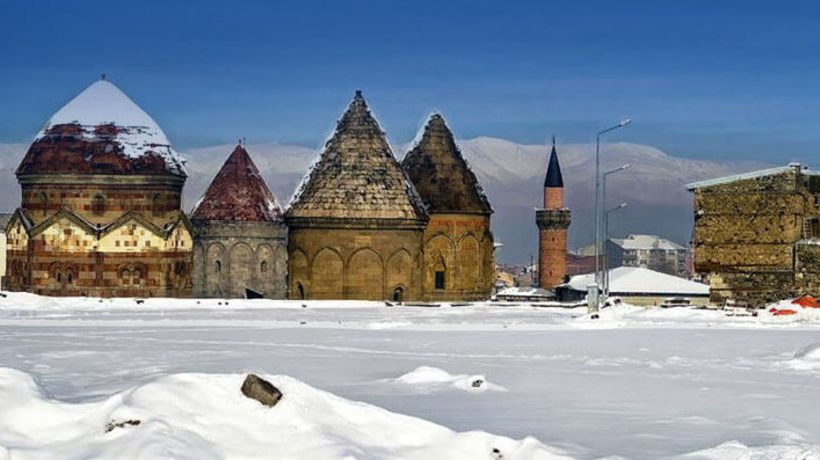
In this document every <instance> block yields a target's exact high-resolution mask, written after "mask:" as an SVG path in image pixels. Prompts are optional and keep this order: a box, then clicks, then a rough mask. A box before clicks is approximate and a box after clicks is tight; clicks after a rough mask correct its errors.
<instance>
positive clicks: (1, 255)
mask: <svg viewBox="0 0 820 460" xmlns="http://www.w3.org/2000/svg"><path fill="white" fill-rule="evenodd" d="M9 219H11V213H5V212H3V213H0V289H6V224H8V223H9Z"/></svg>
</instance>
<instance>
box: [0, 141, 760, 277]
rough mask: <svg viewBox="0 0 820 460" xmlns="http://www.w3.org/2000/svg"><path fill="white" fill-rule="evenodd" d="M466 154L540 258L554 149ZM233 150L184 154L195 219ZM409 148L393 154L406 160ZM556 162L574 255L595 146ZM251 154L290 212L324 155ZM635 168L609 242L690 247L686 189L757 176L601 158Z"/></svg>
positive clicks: (613, 191) (616, 196) (4, 186)
mask: <svg viewBox="0 0 820 460" xmlns="http://www.w3.org/2000/svg"><path fill="white" fill-rule="evenodd" d="M459 144H460V146H461V149H462V152H463V153H464V155H465V157H466V158H467V161H468V162H469V163H470V165H471V166H472V168H473V170H474V171H475V173H476V174H477V175H478V177H479V179H480V180H481V183H482V186H483V187H484V189H485V191H486V192H487V194H488V195H489V198H490V202H491V203H492V205H493V207H494V208H495V215H494V216H493V231H494V233H495V237H496V241H498V242H501V243H503V244H504V247H503V248H502V249H501V250H500V252H499V253H498V257H499V260H501V261H505V262H526V261H528V260H529V257H530V254H533V255H534V254H535V252H536V250H537V235H536V228H535V218H534V214H533V208H534V207H537V206H540V205H541V197H542V193H543V192H542V187H543V180H544V173H545V171H546V164H547V153H548V149H547V147H546V146H544V145H522V144H516V143H514V142H510V141H507V140H503V139H497V138H490V137H478V138H475V139H467V140H461V141H459ZM27 147H28V146H27V145H25V144H0V209H3V210H11V209H14V207H16V206H17V205H19V201H20V190H19V186H18V185H17V181H16V179H15V178H14V170H15V168H16V167H17V165H18V164H19V162H20V160H21V158H22V156H23V154H24V153H25V150H26V148H27ZM233 147H234V145H228V144H226V145H217V146H211V147H206V148H198V149H191V150H187V151H184V152H182V154H183V156H184V157H185V158H186V159H187V160H188V163H187V168H188V174H189V179H188V182H187V184H186V187H185V192H184V193H185V196H184V203H185V207H186V210H189V209H188V208H190V207H191V206H192V205H193V203H195V202H196V200H197V199H198V198H199V197H200V196H201V195H202V194H203V193H204V191H205V188H206V187H207V186H208V184H209V183H210V181H211V180H212V179H213V177H214V174H216V172H217V170H218V169H219V167H220V166H221V165H222V163H223V162H224V161H225V159H226V158H227V157H228V155H229V154H230V152H231V151H232V150H233ZM406 147H407V146H406V145H396V146H394V149H393V151H394V152H395V153H396V155H397V156H399V157H401V156H402V155H403V153H404V151H405V149H406ZM557 148H558V155H559V158H560V161H561V167H562V170H563V175H564V182H565V185H566V197H567V205H568V206H569V207H570V208H571V209H572V211H573V214H572V218H573V223H572V226H571V227H570V247H579V246H581V245H584V244H587V243H589V242H590V241H591V240H592V237H593V236H592V235H593V232H594V229H593V225H594V220H593V218H592V208H593V197H594V185H595V184H594V180H593V178H594V164H595V163H594V159H595V158H594V153H595V150H594V145H590V144H559V145H558V147H557ZM247 150H248V152H249V153H250V155H251V156H252V157H253V159H254V161H255V162H256V164H257V166H258V168H259V170H260V172H261V173H262V175H263V176H264V177H265V180H266V181H267V183H268V185H269V186H270V188H271V190H272V191H273V193H274V195H275V196H276V197H277V199H278V200H279V202H280V203H281V204H282V205H285V204H287V202H288V200H289V198H290V195H291V194H292V193H293V191H294V189H295V188H296V186H297V184H298V183H299V181H300V180H301V178H302V175H303V174H304V173H305V171H306V170H307V167H308V165H309V164H310V163H311V161H312V160H313V159H314V157H315V156H316V155H317V149H315V148H308V147H304V146H298V145H287V144H279V143H273V142H271V143H261V144H249V145H247ZM626 163H629V164H630V165H631V167H630V168H629V169H628V170H626V171H623V172H620V173H617V174H615V175H612V176H610V180H609V181H608V185H607V188H608V196H609V198H608V200H607V205H608V206H613V205H615V204H617V203H620V202H624V201H625V202H628V207H627V208H626V209H624V210H623V211H619V212H618V213H616V214H613V215H612V219H611V222H610V233H611V234H612V235H615V236H624V235H626V234H627V233H652V234H658V235H661V236H664V237H666V238H668V239H671V240H673V241H677V242H679V243H683V244H685V243H687V242H688V241H689V239H690V234H691V230H692V197H691V195H690V193H689V192H687V191H686V190H685V188H684V184H686V183H688V182H691V181H695V180H700V179H706V178H711V177H718V176H722V175H727V174H735V173H738V172H743V171H749V170H753V169H758V168H761V167H764V166H766V165H763V164H760V163H752V162H731V163H730V162H712V161H702V160H690V159H685V158H678V157H674V156H670V155H668V154H666V153H664V152H663V151H661V150H659V149H657V148H655V147H652V146H649V145H642V144H631V143H613V144H605V145H603V146H602V148H601V167H602V169H603V170H609V169H612V168H616V167H618V166H620V165H622V164H626Z"/></svg>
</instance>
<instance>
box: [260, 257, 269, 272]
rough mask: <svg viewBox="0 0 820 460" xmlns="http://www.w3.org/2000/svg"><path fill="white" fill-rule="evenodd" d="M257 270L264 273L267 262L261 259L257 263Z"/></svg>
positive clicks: (266, 269)
mask: <svg viewBox="0 0 820 460" xmlns="http://www.w3.org/2000/svg"><path fill="white" fill-rule="evenodd" d="M259 271H260V272H262V273H266V272H267V271H268V262H267V261H265V260H263V261H262V263H261V264H259Z"/></svg>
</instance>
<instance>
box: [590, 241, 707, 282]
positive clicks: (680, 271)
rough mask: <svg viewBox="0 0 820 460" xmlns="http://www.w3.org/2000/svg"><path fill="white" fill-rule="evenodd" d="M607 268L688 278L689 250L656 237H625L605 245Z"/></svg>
mask: <svg viewBox="0 0 820 460" xmlns="http://www.w3.org/2000/svg"><path fill="white" fill-rule="evenodd" d="M605 257H606V259H605V261H606V265H607V267H610V268H614V267H621V266H623V267H643V268H648V269H650V270H654V271H658V272H663V273H669V274H670V275H676V276H683V277H688V276H690V275H691V274H690V273H689V270H688V266H687V261H688V259H689V249H687V248H686V247H684V246H681V245H680V244H678V243H675V242H674V241H669V240H667V239H665V238H661V237H659V236H656V235H629V236H628V237H626V238H609V239H608V240H607V242H606V255H605Z"/></svg>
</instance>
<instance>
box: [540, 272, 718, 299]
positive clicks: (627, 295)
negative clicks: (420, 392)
mask: <svg viewBox="0 0 820 460" xmlns="http://www.w3.org/2000/svg"><path fill="white" fill-rule="evenodd" d="M594 283H595V274H594V273H588V274H585V275H576V276H573V277H572V278H570V280H569V281H568V282H567V283H564V284H562V285H560V286H558V287H556V293H557V294H558V298H559V299H561V300H562V301H576V300H583V299H584V298H585V297H586V295H587V287H588V286H589V285H590V284H594ZM609 295H610V297H620V298H621V299H622V300H623V301H624V302H626V303H629V304H632V305H646V306H648V305H660V304H661V303H662V302H663V301H664V300H665V299H667V298H670V297H684V298H687V299H690V300H691V301H692V303H693V304H698V303H701V304H705V303H707V302H708V301H709V286H708V285H706V284H702V283H697V282H695V281H691V280H688V279H686V278H681V277H678V276H673V275H669V274H666V273H661V272H657V271H654V270H650V269H648V268H643V267H617V268H612V269H610V270H609Z"/></svg>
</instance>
